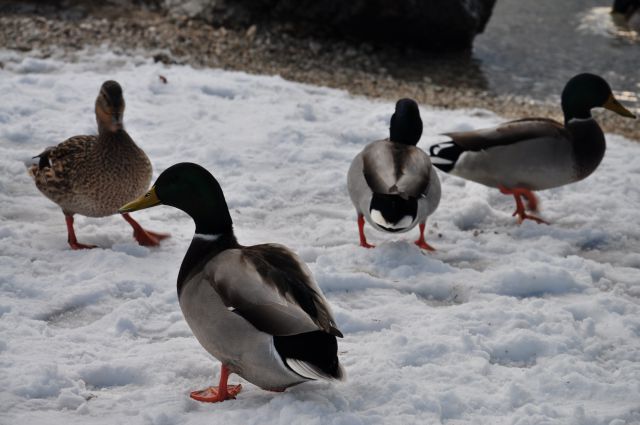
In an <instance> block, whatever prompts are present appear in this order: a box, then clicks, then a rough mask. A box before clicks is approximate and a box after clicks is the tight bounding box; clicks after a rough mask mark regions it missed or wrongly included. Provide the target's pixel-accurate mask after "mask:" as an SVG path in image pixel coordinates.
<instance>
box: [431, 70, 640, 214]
mask: <svg viewBox="0 0 640 425" xmlns="http://www.w3.org/2000/svg"><path fill="white" fill-rule="evenodd" d="M596 107H603V108H606V109H609V110H611V111H613V112H616V113H617V114H620V115H622V116H624V117H629V118H635V116H634V115H633V114H632V113H631V112H629V111H628V110H627V109H626V108H625V107H624V106H622V105H621V104H620V103H619V102H618V101H617V100H616V99H615V98H614V96H613V93H612V92H611V88H610V87H609V84H608V83H607V82H606V81H605V80H604V79H603V78H601V77H599V76H597V75H594V74H579V75H576V76H575V77H573V78H571V79H570V80H569V82H568V83H567V84H566V86H565V88H564V90H563V92H562V111H563V112H564V125H563V124H561V123H559V122H557V121H554V120H551V119H547V118H524V119H520V120H516V121H510V122H507V123H505V124H501V125H499V126H498V127H495V128H488V129H483V130H475V131H468V132H457V133H447V134H446V135H447V136H449V137H450V138H451V141H448V142H443V143H439V144H436V145H433V146H431V148H430V153H431V161H432V162H433V164H434V165H435V166H436V167H438V168H440V169H441V170H442V171H445V172H447V173H450V174H453V175H455V176H459V177H463V178H465V179H468V180H471V181H474V182H477V183H481V184H484V185H486V186H490V187H495V188H498V189H500V192H502V193H504V194H508V195H513V197H514V198H515V201H516V211H515V212H514V213H513V215H514V216H515V215H517V216H518V219H519V221H520V222H522V221H523V220H525V219H531V220H534V221H536V222H538V223H546V222H545V221H544V220H542V219H541V218H539V217H536V216H534V215H530V214H527V212H526V210H525V206H524V203H523V200H522V198H523V197H524V198H525V199H526V201H527V206H528V209H529V210H531V211H536V210H537V205H538V200H537V198H536V196H535V195H534V194H533V192H532V191H535V190H544V189H550V188H553V187H558V186H563V185H565V184H569V183H573V182H577V181H580V180H582V179H584V178H586V177H587V176H589V175H590V174H591V173H593V171H594V170H595V169H596V168H597V167H598V165H599V164H600V161H602V158H603V157H604V152H605V138H604V134H603V132H602V130H601V129H600V126H599V125H598V123H597V122H596V121H595V120H594V119H593V117H592V116H591V109H592V108H596Z"/></svg>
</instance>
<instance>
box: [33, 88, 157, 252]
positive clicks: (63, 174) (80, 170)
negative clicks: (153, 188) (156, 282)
mask: <svg viewBox="0 0 640 425" xmlns="http://www.w3.org/2000/svg"><path fill="white" fill-rule="evenodd" d="M123 112H124V98H123V97H122V88H121V87H120V84H118V83H117V82H115V81H106V82H105V83H104V84H102V87H101V88H100V93H99V94H98V98H97V99H96V120H97V122H98V135H97V136H74V137H71V138H70V139H67V140H65V141H64V142H62V143H60V144H59V145H57V146H52V147H49V148H47V149H45V151H44V152H42V153H41V154H40V155H38V156H36V157H34V158H40V161H39V163H38V164H34V165H32V166H31V167H30V168H29V174H31V176H32V177H33V179H34V180H35V183H36V186H37V188H38V189H40V191H41V192H42V193H44V195H45V196H46V197H47V198H49V199H51V200H52V201H53V202H55V203H56V204H58V205H59V206H60V208H62V212H63V213H64V216H65V219H66V222H67V232H68V242H69V245H70V246H71V248H72V249H84V248H95V246H94V245H85V244H81V243H79V242H78V240H77V239H76V234H75V231H74V229H73V216H74V214H81V215H85V216H88V217H105V216H108V215H112V214H115V213H117V212H118V208H119V207H120V206H121V205H123V204H125V203H126V202H129V201H131V200H132V199H135V198H137V197H138V196H140V195H141V194H143V193H145V191H146V190H147V188H148V187H149V183H150V182H151V173H152V169H151V162H149V158H147V155H145V153H144V152H143V151H142V149H140V148H139V147H138V146H137V145H136V144H135V142H134V141H133V140H132V139H131V137H129V135H128V134H127V132H126V131H125V130H124V128H123V124H122V115H123ZM123 217H124V219H125V220H127V222H128V223H129V224H130V225H131V227H133V236H134V237H135V238H136V240H137V241H138V243H140V245H146V246H156V245H158V243H159V241H160V240H162V239H164V238H167V237H168V236H169V235H166V234H160V233H154V232H151V231H148V230H145V229H143V228H142V227H141V226H140V225H139V224H138V223H137V222H136V221H135V220H134V219H133V218H131V216H129V214H124V215H123Z"/></svg>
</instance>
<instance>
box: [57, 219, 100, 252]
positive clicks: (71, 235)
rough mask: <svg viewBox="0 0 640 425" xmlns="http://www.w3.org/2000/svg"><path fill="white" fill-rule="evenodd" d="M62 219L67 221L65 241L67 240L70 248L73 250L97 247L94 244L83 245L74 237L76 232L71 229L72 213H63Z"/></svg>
mask: <svg viewBox="0 0 640 425" xmlns="http://www.w3.org/2000/svg"><path fill="white" fill-rule="evenodd" d="M64 219H65V221H66V222H67V235H68V236H67V242H69V246H70V247H71V249H73V250H74V251H75V250H78V249H92V248H97V246H96V245H85V244H83V243H80V242H78V239H76V232H75V231H74V230H73V215H69V214H65V215H64Z"/></svg>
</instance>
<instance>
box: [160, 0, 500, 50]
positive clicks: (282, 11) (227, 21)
mask: <svg viewBox="0 0 640 425" xmlns="http://www.w3.org/2000/svg"><path fill="white" fill-rule="evenodd" d="M495 1H496V0H350V1H345V0H188V1H178V0H164V5H165V7H166V8H167V9H168V10H169V12H170V13H182V14H186V15H187V16H189V17H191V18H200V19H203V20H205V21H208V22H210V23H213V24H214V25H228V26H232V27H234V26H235V27H237V26H244V27H248V26H250V25H252V24H256V23H258V24H259V23H262V22H265V21H272V22H279V23H283V24H285V25H286V26H290V27H291V28H293V30H294V32H302V33H304V34H305V35H306V34H307V33H309V32H312V33H320V34H322V35H329V36H339V37H341V36H350V37H352V36H356V37H359V38H362V39H364V40H373V41H382V42H391V43H402V44H409V45H412V46H416V47H420V48H425V49H431V50H463V49H469V48H471V46H472V44H473V39H474V37H475V36H476V35H477V34H479V33H481V32H482V31H483V30H484V27H485V25H486V24H487V21H488V20H489V18H490V16H491V11H492V10H493V5H494V4H495Z"/></svg>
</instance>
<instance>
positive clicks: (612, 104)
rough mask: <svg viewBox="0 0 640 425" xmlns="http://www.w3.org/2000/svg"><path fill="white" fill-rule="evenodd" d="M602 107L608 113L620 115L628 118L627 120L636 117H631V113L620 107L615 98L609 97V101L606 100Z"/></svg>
mask: <svg viewBox="0 0 640 425" xmlns="http://www.w3.org/2000/svg"><path fill="white" fill-rule="evenodd" d="M602 106H603V107H604V108H606V109H608V110H610V111H613V112H615V113H616V114H620V115H622V116H623V117H628V118H635V117H636V116H635V115H633V113H632V112H631V111H629V110H628V109H627V108H625V107H624V106H622V104H620V102H618V101H617V100H616V98H615V97H613V96H609V99H607V101H606V102H605V104H604V105H602Z"/></svg>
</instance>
